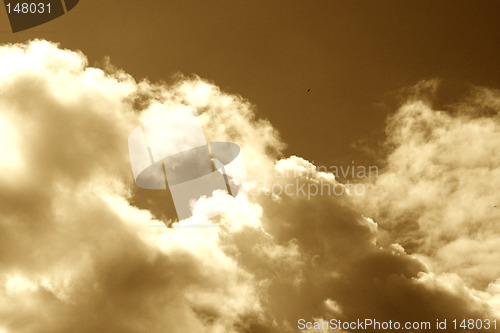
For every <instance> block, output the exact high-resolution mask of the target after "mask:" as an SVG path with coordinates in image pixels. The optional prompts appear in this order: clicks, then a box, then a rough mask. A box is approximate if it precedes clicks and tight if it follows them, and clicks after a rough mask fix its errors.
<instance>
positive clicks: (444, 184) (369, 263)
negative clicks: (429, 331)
mask: <svg viewBox="0 0 500 333" xmlns="http://www.w3.org/2000/svg"><path fill="white" fill-rule="evenodd" d="M0 60H1V61H0V84H1V87H2V89H1V90H0V154H1V155H2V159H1V160H0V168H1V170H2V172H1V173H0V207H1V210H0V230H1V233H0V235H1V236H0V237H1V239H0V249H1V251H0V267H1V270H0V331H1V330H3V331H5V332H16V333H17V332H37V333H39V332H51V333H53V332H68V331H71V332H95V331H98V332H295V331H297V330H298V329H297V321H298V319H300V318H304V319H305V320H308V321H312V320H322V319H324V320H328V319H330V318H338V319H341V320H356V319H358V318H374V319H377V320H380V321H383V320H393V321H395V320H397V321H407V320H429V321H432V322H434V321H435V319H436V318H440V319H442V318H450V319H452V318H483V317H488V316H492V315H495V313H494V311H495V304H496V305H498V302H499V291H498V290H499V287H498V285H499V282H498V280H497V281H496V282H495V278H498V276H499V274H498V273H499V272H498V270H497V269H498V268H497V267H496V266H495V265H494V264H493V263H494V262H495V258H496V256H497V253H498V252H496V251H498V250H497V249H495V248H494V244H495V242H496V244H498V238H497V237H498V229H496V228H497V226H496V225H495V223H494V222H495V219H496V218H497V215H495V214H498V213H497V212H496V211H495V210H494V209H495V208H494V207H490V206H488V205H492V206H494V205H495V199H496V198H498V197H495V194H494V191H493V190H492V189H493V187H494V186H496V185H498V184H496V182H497V181H498V179H500V178H499V175H498V174H497V172H498V171H497V170H498V168H497V165H496V164H495V163H496V162H495V161H496V157H495V156H494V154H495V153H496V152H498V148H497V147H498V145H496V141H495V140H497V138H496V137H495V133H497V132H498V129H497V127H496V126H497V125H496V124H497V120H496V119H497V118H494V117H495V116H492V115H491V111H488V112H489V113H487V115H479V114H472V113H470V112H469V111H466V109H467V107H469V108H470V107H471V105H473V104H472V103H469V104H467V107H466V106H465V105H461V106H460V110H462V111H460V112H458V111H457V112H456V113H455V114H446V113H444V112H437V111H433V110H432V109H431V108H430V107H428V106H426V105H425V104H424V103H422V102H418V101H412V102H411V103H410V104H408V105H406V106H404V107H403V108H401V110H399V111H398V113H396V114H395V115H394V116H393V118H392V119H391V120H390V123H389V126H388V143H389V144H390V145H392V146H391V148H390V149H391V153H390V154H389V157H388V160H387V162H388V166H387V170H385V171H384V173H383V174H382V175H381V176H380V177H379V179H378V180H377V181H376V183H374V184H371V185H370V188H369V190H368V191H367V194H366V195H365V196H364V197H362V198H360V199H357V200H354V199H353V197H352V196H349V195H347V194H345V195H317V194H315V195H314V196H311V195H310V193H306V191H309V190H310V189H312V188H315V187H314V186H318V185H323V186H327V187H335V186H336V187H338V188H341V189H345V185H344V184H341V183H339V182H338V181H337V180H336V179H335V177H334V176H333V175H332V174H330V173H327V172H322V171H319V170H318V169H317V168H316V166H314V165H313V164H312V163H310V162H308V161H306V160H304V159H302V158H300V157H296V156H292V157H289V158H282V155H281V154H282V151H283V148H284V146H285V145H284V143H283V142H282V141H281V140H280V138H279V136H278V133H277V132H276V130H275V129H274V128H273V127H272V125H271V124H270V123H269V122H268V121H266V120H264V119H259V118H258V117H257V116H256V115H255V112H254V106H253V105H252V104H251V103H250V102H249V101H247V100H245V99H244V98H243V97H241V96H235V95H229V94H227V93H224V92H223V91H221V90H220V89H219V88H218V87H217V86H216V85H214V84H213V83H210V82H207V81H206V80H202V79H200V78H198V77H184V76H181V75H179V76H178V77H177V78H176V81H175V82H174V83H172V84H169V85H167V84H159V83H151V82H148V81H146V80H145V81H139V82H138V81H136V80H135V79H134V78H133V77H131V76H130V75H128V74H127V73H125V72H124V71H121V70H117V69H114V68H112V67H109V66H108V67H107V68H106V69H104V70H101V69H98V68H93V67H89V66H88V63H87V60H86V58H85V56H84V55H83V54H81V53H79V52H75V51H70V50H64V49H61V48H59V47H58V46H57V45H55V44H53V43H50V42H46V41H32V42H30V43H26V44H14V45H4V46H2V47H0ZM482 93H483V94H487V96H489V98H490V99H492V100H496V99H495V95H494V94H493V93H490V92H489V91H487V90H483V91H482ZM477 94H480V92H478V93H477ZM482 103H487V105H488V106H489V107H495V106H494V105H495V104H494V103H488V102H486V98H483V99H482ZM178 105H194V106H195V107H196V108H197V109H198V112H199V114H200V119H201V122H202V125H203V128H204V131H205V135H206V137H207V139H208V140H209V141H231V142H235V143H237V144H239V145H240V146H241V147H242V154H243V157H244V159H245V161H246V164H247V167H248V171H249V176H250V177H249V182H248V184H247V185H246V186H248V190H249V191H248V193H249V194H248V195H244V194H241V195H238V196H236V197H232V196H229V195H227V194H225V193H222V192H216V193H214V195H213V196H212V197H210V198H203V199H201V200H199V201H198V202H196V203H195V214H194V216H193V217H192V218H190V219H188V220H184V221H175V220H174V219H171V218H169V216H172V211H171V210H172V205H171V203H169V201H168V199H169V198H168V196H165V194H164V191H163V192H162V191H144V190H140V189H138V188H137V187H136V185H135V184H134V182H133V176H132V172H131V169H130V162H129V159H128V151H127V137H128V134H129V133H130V131H131V130H132V129H133V128H135V127H137V126H138V125H139V124H140V122H141V121H143V120H145V119H150V118H152V117H154V116H156V115H158V114H159V113H164V112H168V110H169V109H170V108H172V107H175V106H178ZM477 107H478V106H477V105H475V106H474V107H473V108H477ZM457 108H458V107H457ZM497 134H498V133H497ZM457 153H458V154H457ZM465 155H470V156H468V157H467V156H465ZM481 163H482V164H481ZM258 170H260V171H262V170H270V171H271V172H269V173H268V174H265V177H264V174H263V173H258V172H256V171H258ZM273 186H274V188H273ZM277 188H281V189H282V191H276V189H277ZM300 188H302V189H305V190H299V189H300ZM285 189H289V191H288V192H286V191H285ZM290 193H292V194H290ZM346 193H347V192H346ZM214 205H217V206H222V207H225V213H224V214H222V215H220V216H218V217H216V218H213V219H211V220H206V219H205V218H204V217H203V216H204V214H203V211H206V210H209V209H210V208H211V207H213V206H214ZM468 208H470V209H468ZM169 210H170V211H169ZM372 218H373V219H372ZM204 219H205V220H204ZM193 220H196V223H198V222H200V221H202V222H205V223H209V224H212V225H214V226H216V227H215V228H178V226H187V225H189V224H190V223H191V222H193ZM203 220H204V221H203ZM438 222H439V223H438ZM166 226H169V227H166ZM176 227H177V228H176ZM495 235H496V236H495ZM464 249H467V251H465V250H464ZM460 251H463V253H462V252H460ZM488 251H489V252H488ZM456 252H459V253H460V255H459V256H456V255H453V254H454V253H456ZM485 253H490V255H488V256H487V255H485ZM497 262H498V261H497ZM478 272H479V273H478ZM496 315H498V313H497V314H496ZM367 331H369V330H367Z"/></svg>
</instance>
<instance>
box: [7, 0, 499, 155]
mask: <svg viewBox="0 0 500 333" xmlns="http://www.w3.org/2000/svg"><path fill="white" fill-rule="evenodd" d="M0 10H1V11H2V12H3V11H4V8H3V7H2V8H1V9H0ZM499 11H500V4H499V3H498V1H491V0H486V1H479V2H477V1H474V2H473V1H461V0H459V1H437V2H436V1H427V0H425V1H413V0H411V1H387V0H381V1H317V0H314V1H260V0H259V1H236V2H235V1H227V0H226V1H159V0H156V1H147V2H141V4H140V5H138V4H136V3H135V2H132V1H116V0H109V1H93V0H85V1H81V3H80V4H79V5H78V7H75V9H74V11H71V12H70V13H68V14H67V15H65V16H63V17H60V18H58V19H57V20H54V21H52V22H49V23H47V24H45V25H42V26H39V27H36V28H33V29H30V30H27V31H25V32H20V33H17V34H12V33H10V32H9V29H10V28H9V27H8V23H7V22H6V19H5V18H6V16H5V14H4V13H2V16H3V17H4V19H2V20H0V22H1V23H2V26H1V27H0V30H1V31H3V33H2V35H1V37H0V39H1V41H3V42H13V41H25V40H26V39H29V38H34V37H41V38H46V39H48V40H53V41H57V42H59V43H61V45H62V46H63V47H68V48H71V49H78V50H81V51H83V52H84V53H85V54H86V55H87V56H88V57H89V60H90V63H91V64H94V63H95V62H96V61H101V60H102V59H103V58H104V56H109V57H110V58H111V60H112V62H113V64H114V65H115V66H117V67H119V68H123V69H124V70H126V71H127V72H129V73H131V74H132V75H134V77H137V78H142V77H147V78H149V79H151V80H153V81H157V80H167V81H168V80H169V79H170V78H171V76H172V75H173V74H174V73H176V72H181V73H184V74H191V73H196V74H197V75H199V76H201V77H203V78H206V79H208V80H211V81H213V82H216V83H217V85H218V86H220V87H221V88H222V89H224V90H225V91H228V92H231V93H235V94H239V95H242V96H243V97H245V98H248V99H249V100H250V101H251V102H252V103H253V104H255V105H256V106H257V112H258V114H259V115H262V116H263V117H265V118H267V119H269V120H270V121H271V122H272V123H273V125H274V126H275V127H276V128H277V129H278V130H279V131H280V133H281V135H282V137H283V138H284V140H285V141H286V143H287V145H288V146H289V150H287V152H289V153H295V154H298V155H300V156H304V157H306V158H308V159H309V160H314V161H317V162H319V163H321V164H325V165H326V164H329V163H331V158H332V157H334V158H335V159H336V160H337V161H338V162H337V163H341V162H342V163H348V162H350V161H351V160H352V159H354V160H356V161H358V160H359V161H361V160H363V159H365V158H368V157H367V156H366V155H365V154H363V153H362V151H363V150H365V149H363V148H366V146H373V145H374V144H375V142H376V141H377V140H383V127H384V122H385V118H386V116H387V114H388V113H390V112H392V111H393V108H394V107H395V106H397V105H395V104H392V102H393V101H392V98H391V96H392V95H391V93H392V92H394V91H395V90H398V89H400V88H401V87H405V86H409V85H413V84H415V83H416V82H418V81H420V80H422V79H432V78H439V79H441V80H443V87H442V89H441V90H440V94H439V100H438V102H440V103H441V104H443V105H445V104H447V103H448V102H449V100H450V98H451V99H453V97H455V95H456V94H460V93H462V92H463V90H466V89H467V86H468V85H479V86H488V87H489V86H491V87H498V86H499V85H500V64H499V62H498V61H497V57H498V51H499V47H500V46H499V45H500V33H499V31H500V22H499V20H498V12H499ZM308 89H311V91H310V92H309V93H306V92H307V90H308ZM298 130H300V132H301V133H304V134H307V135H297V131H298ZM353 144H354V145H356V146H359V145H361V147H360V148H358V149H353V147H352V145H353ZM325 156H328V158H325Z"/></svg>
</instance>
